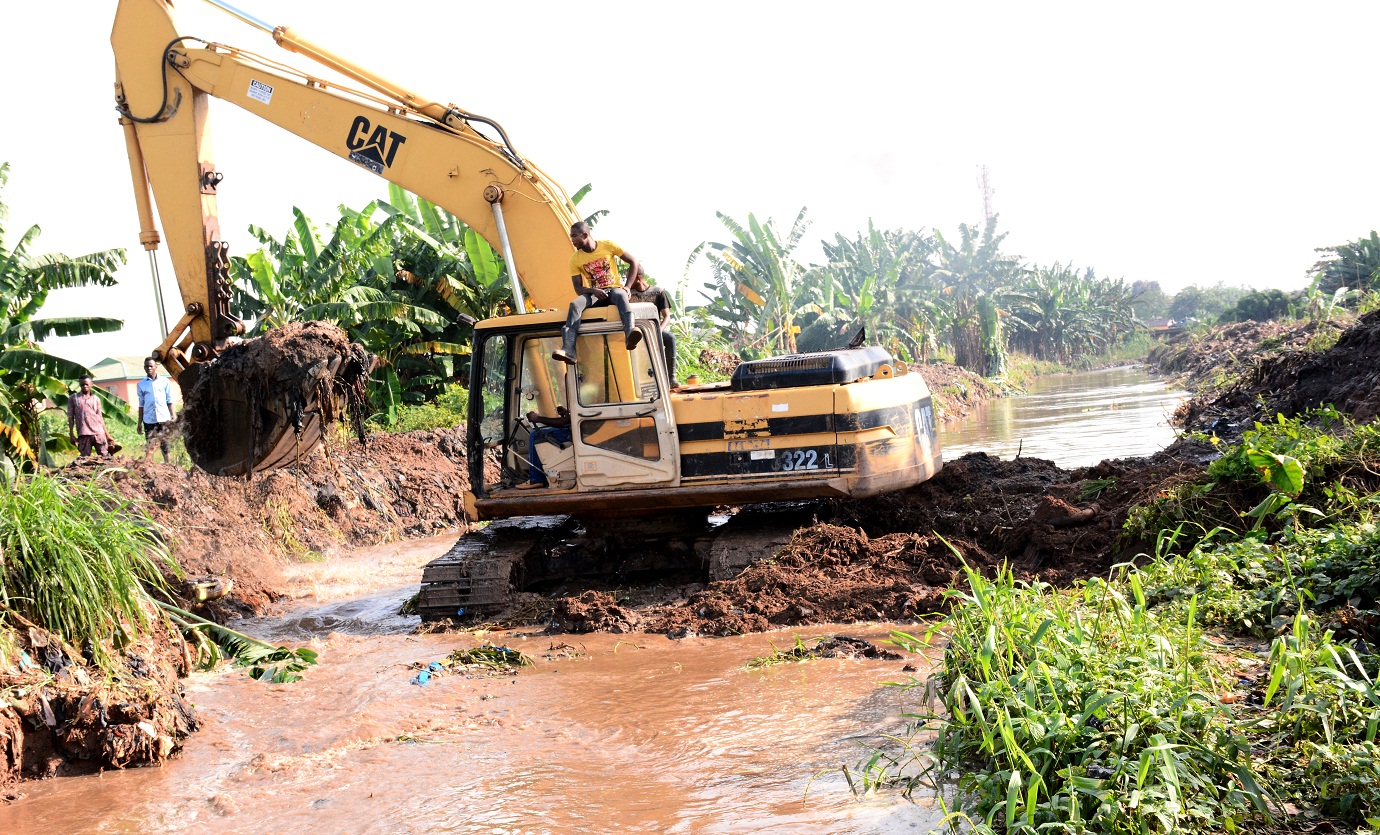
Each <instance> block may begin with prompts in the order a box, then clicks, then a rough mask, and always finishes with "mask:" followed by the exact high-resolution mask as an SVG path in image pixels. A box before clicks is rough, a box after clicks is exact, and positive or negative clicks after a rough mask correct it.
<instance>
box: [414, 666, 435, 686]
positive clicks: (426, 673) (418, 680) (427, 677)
mask: <svg viewBox="0 0 1380 835" xmlns="http://www.w3.org/2000/svg"><path fill="white" fill-rule="evenodd" d="M428 681H431V670H422V671H421V672H420V673H417V675H416V676H415V677H414V678H413V679H412V683H413V684H417V685H420V686H422V687H425V686H426V683H427V682H428Z"/></svg>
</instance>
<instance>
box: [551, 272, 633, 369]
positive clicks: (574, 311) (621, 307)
mask: <svg viewBox="0 0 1380 835" xmlns="http://www.w3.org/2000/svg"><path fill="white" fill-rule="evenodd" d="M607 292H608V296H609V297H608V300H607V301H600V300H599V299H598V297H596V296H593V295H585V294H584V293H581V294H579V295H577V296H576V297H575V298H574V299H573V300H571V302H570V310H569V311H568V312H567V313H566V314H565V327H563V328H561V349H562V350H564V351H565V353H566V355H567V356H571V357H573V356H575V337H576V335H577V334H578V333H579V331H580V316H581V314H583V313H584V312H585V310H587V309H588V308H591V307H607V306H608V305H609V304H610V303H611V304H613V306H614V307H617V308H618V315H619V317H620V318H622V320H623V333H625V334H629V333H632V329H633V318H632V309H631V308H629V307H628V291H627V290H624V289H623V288H622V287H618V288H616V289H613V290H608V291H607Z"/></svg>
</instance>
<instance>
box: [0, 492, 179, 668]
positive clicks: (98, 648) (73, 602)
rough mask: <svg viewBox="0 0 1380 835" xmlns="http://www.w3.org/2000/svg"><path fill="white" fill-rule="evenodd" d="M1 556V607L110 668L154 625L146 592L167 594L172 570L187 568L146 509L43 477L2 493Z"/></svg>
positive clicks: (110, 493) (106, 494) (115, 494)
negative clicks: (114, 656)
mask: <svg viewBox="0 0 1380 835" xmlns="http://www.w3.org/2000/svg"><path fill="white" fill-rule="evenodd" d="M0 555H3V567H0V602H3V604H4V605H5V606H6V607H9V608H12V609H15V610H16V611H18V612H19V613H20V614H22V615H24V616H25V617H26V618H28V619H29V620H32V621H34V622H35V623H38V624H40V625H42V626H43V627H45V628H46V629H48V630H50V631H53V632H56V633H58V634H59V635H61V636H62V638H63V639H64V640H66V641H68V642H69V643H72V644H75V645H77V646H82V645H86V646H89V647H90V648H91V651H92V653H93V656H94V657H95V658H96V659H97V660H98V661H100V662H104V660H105V659H107V657H108V651H107V646H108V645H109V644H110V643H111V642H112V641H113V642H114V643H115V645H117V646H118V645H120V644H122V643H123V642H124V641H125V640H126V639H128V638H129V637H131V633H132V632H133V631H139V630H143V629H146V628H147V627H148V626H149V625H150V618H151V613H150V610H149V607H148V596H147V593H146V592H145V590H144V586H145V585H147V586H150V587H154V588H163V587H164V580H163V574H162V570H163V569H167V570H169V571H171V572H174V573H175V572H177V570H178V569H177V566H176V564H175V563H174V562H173V561H172V558H171V557H170V556H169V554H168V550H167V547H166V546H165V545H164V541H163V536H162V535H161V533H160V531H159V529H158V528H157V526H156V525H155V524H154V523H153V522H152V521H151V520H149V518H148V516H147V515H146V514H145V513H144V512H143V510H142V509H141V508H140V507H139V506H138V505H137V504H135V503H134V502H131V501H129V500H127V499H124V498H122V497H121V496H120V495H119V494H118V493H115V492H114V491H112V490H109V489H107V488H105V487H102V486H101V485H100V484H99V483H97V481H96V480H88V479H72V480H68V479H62V478H60V477H58V476H54V475H50V474H48V473H46V472H43V471H39V472H35V473H33V474H31V475H24V476H20V477H18V478H17V479H16V480H15V482H14V484H13V485H12V486H11V487H10V488H8V489H5V490H4V491H2V492H0Z"/></svg>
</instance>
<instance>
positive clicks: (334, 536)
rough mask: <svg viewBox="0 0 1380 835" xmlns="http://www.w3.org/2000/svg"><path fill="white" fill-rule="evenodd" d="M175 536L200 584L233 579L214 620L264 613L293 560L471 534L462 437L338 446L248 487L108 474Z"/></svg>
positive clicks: (156, 468)
mask: <svg viewBox="0 0 1380 835" xmlns="http://www.w3.org/2000/svg"><path fill="white" fill-rule="evenodd" d="M109 477H110V478H111V479H112V480H113V482H114V484H115V486H116V488H117V489H118V490H119V491H120V492H121V493H122V494H123V495H125V496H128V497H131V498H135V499H143V500H145V501H147V502H148V504H147V505H146V507H147V509H148V511H149V514H150V516H152V517H153V519H154V521H156V522H158V523H159V524H161V525H163V527H164V528H166V529H167V530H168V531H169V533H170V534H171V536H172V540H173V555H174V556H175V557H176V559H177V560H178V562H179V563H180V564H181V565H182V567H183V569H184V570H185V571H186V572H187V574H188V575H189V576H190V577H192V578H202V577H212V578H226V577H228V578H229V579H230V580H232V581H233V589H232V591H231V594H230V596H229V597H227V598H225V599H224V600H221V601H216V602H214V603H212V604H209V609H210V612H211V613H212V614H215V615H219V616H222V617H223V616H224V615H226V614H228V613H229V612H231V611H236V612H241V613H259V612H262V611H263V610H264V608H265V607H266V606H267V605H268V604H269V603H271V602H272V601H274V600H275V599H277V598H278V596H279V591H278V590H279V589H280V588H282V584H281V579H280V578H281V569H282V566H283V565H284V564H285V563H286V561H288V560H311V559H319V558H320V557H321V555H323V554H326V553H329V552H330V551H331V550H333V549H335V548H338V547H341V546H347V547H348V546H359V545H378V544H382V543H386V542H390V541H393V540H396V539H400V538H403V537H418V536H428V535H432V534H435V533H439V532H441V531H445V530H454V529H460V528H462V527H463V526H464V501H463V498H462V494H463V491H464V489H465V488H466V487H467V486H468V484H469V478H468V472H467V469H466V462H465V453H464V432H463V430H461V429H456V430H449V431H447V430H430V431H420V432H408V433H403V434H398V435H387V434H376V435H370V436H369V437H368V438H367V439H366V440H365V442H364V443H360V442H357V441H353V440H351V441H337V442H336V443H334V444H332V445H330V446H329V447H326V448H322V449H318V450H316V451H314V452H312V453H311V454H310V455H308V456H306V457H305V458H303V459H302V461H301V462H299V464H298V465H297V466H295V467H290V468H288V469H284V470H278V471H275V472H273V473H270V474H268V475H267V476H263V477H259V478H255V479H253V480H249V481H246V480H244V479H238V478H222V477H219V476H213V475H208V474H207V473H205V472H202V471H200V470H195V469H193V470H184V469H182V468H180V467H177V466H173V465H168V464H154V463H149V462H137V461H135V462H130V463H129V464H128V466H127V468H126V469H124V470H116V471H113V472H111V473H110V475H109Z"/></svg>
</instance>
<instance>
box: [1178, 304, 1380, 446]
mask: <svg viewBox="0 0 1380 835" xmlns="http://www.w3.org/2000/svg"><path fill="white" fill-rule="evenodd" d="M1327 327H1331V326H1330V325H1326V324H1324V325H1320V326H1314V325H1312V324H1311V323H1310V324H1308V325H1305V326H1303V327H1300V328H1297V329H1295V330H1293V331H1292V332H1289V333H1288V334H1287V337H1288V338H1287V340H1286V342H1285V345H1287V346H1288V347H1284V346H1283V345H1282V346H1280V347H1275V348H1273V349H1272V350H1261V349H1260V348H1258V347H1257V348H1254V349H1253V348H1252V347H1251V346H1249V345H1240V346H1237V350H1239V351H1242V352H1243V353H1242V354H1241V355H1242V356H1255V357H1257V358H1256V360H1255V361H1254V363H1253V364H1252V365H1251V366H1250V367H1248V368H1244V369H1242V370H1241V373H1239V374H1235V375H1231V376H1229V377H1228V381H1227V382H1225V383H1224V384H1223V385H1220V386H1217V387H1214V388H1213V389H1211V390H1208V391H1205V392H1204V393H1202V394H1200V395H1199V396H1198V397H1195V398H1193V399H1192V400H1190V401H1188V402H1187V403H1185V404H1184V406H1183V408H1182V410H1181V412H1180V414H1179V415H1178V416H1177V417H1178V418H1179V419H1180V420H1181V421H1182V423H1183V424H1184V426H1186V427H1187V428H1189V429H1195V430H1208V429H1210V428H1212V427H1214V426H1215V427H1216V429H1215V430H1214V431H1216V432H1217V434H1219V435H1222V436H1224V437H1229V438H1234V437H1238V436H1239V435H1240V432H1241V431H1242V430H1243V429H1248V428H1250V426H1251V425H1252V424H1253V423H1255V422H1256V421H1268V420H1271V419H1273V418H1274V416H1275V415H1276V414H1282V415H1284V416H1285V417H1295V416H1298V415H1302V414H1304V413H1306V412H1308V411H1310V410H1312V409H1318V408H1321V407H1324V406H1329V405H1330V406H1333V407H1335V408H1336V409H1337V410H1338V411H1339V412H1342V413H1343V414H1346V415H1349V416H1350V417H1351V418H1352V419H1353V420H1356V421H1357V422H1360V423H1366V422H1369V421H1371V420H1374V419H1375V417H1376V416H1377V415H1380V311H1374V312H1372V313H1368V314H1366V315H1365V316H1362V317H1361V318H1360V319H1358V320H1356V322H1355V323H1354V324H1353V325H1351V326H1350V327H1349V328H1347V329H1346V330H1345V331H1344V332H1342V334H1341V335H1340V336H1339V337H1338V338H1337V340H1336V343H1335V344H1333V345H1332V346H1331V347H1330V348H1328V349H1327V350H1324V351H1312V350H1308V349H1307V348H1306V347H1304V346H1305V345H1306V344H1307V339H1308V337H1311V336H1312V335H1313V334H1314V333H1315V332H1316V331H1317V329H1318V328H1327Z"/></svg>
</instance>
